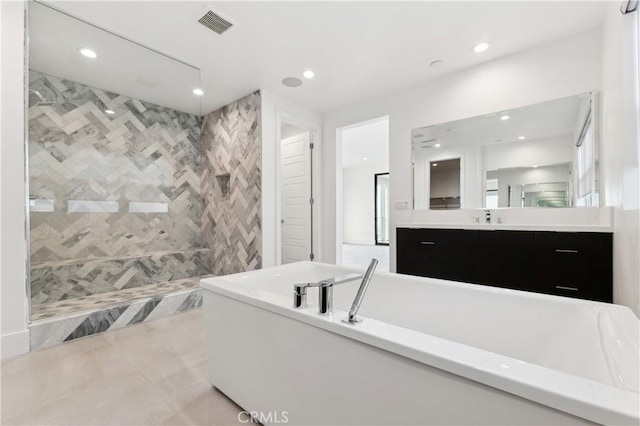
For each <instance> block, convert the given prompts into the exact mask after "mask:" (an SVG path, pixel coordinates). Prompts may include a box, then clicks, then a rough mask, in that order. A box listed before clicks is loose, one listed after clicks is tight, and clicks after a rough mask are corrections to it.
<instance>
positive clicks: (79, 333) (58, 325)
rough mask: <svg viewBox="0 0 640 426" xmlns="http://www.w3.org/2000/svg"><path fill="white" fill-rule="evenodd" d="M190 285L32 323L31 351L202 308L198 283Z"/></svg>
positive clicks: (194, 282)
mask: <svg viewBox="0 0 640 426" xmlns="http://www.w3.org/2000/svg"><path fill="white" fill-rule="evenodd" d="M174 284H175V283H174ZM190 284H191V286H190V287H189V286H187V287H186V288H184V289H182V290H178V291H173V292H170V293H165V294H154V295H153V296H150V297H142V298H138V299H134V300H128V301H126V302H122V303H118V304H111V305H109V306H94V307H93V308H92V309H89V310H84V311H81V312H72V313H68V314H60V315H57V316H53V317H49V318H42V319H39V320H37V321H33V322H32V323H31V324H30V325H29V329H30V333H29V334H30V349H31V351H35V350H38V349H44V348H47V347H50V346H55V345H58V344H61V343H64V342H69V341H71V340H75V339H78V338H81V337H86V336H91V335H94V334H98V333H102V332H104V331H112V330H117V329H120V328H123V327H127V326H130V325H134V324H138V323H142V322H148V321H153V320H157V319H160V318H164V317H167V316H171V315H174V314H177V313H180V312H185V311H188V310H191V309H195V308H199V307H200V306H202V291H201V290H200V288H199V287H198V286H197V281H196V280H194V281H192V282H191V283H190Z"/></svg>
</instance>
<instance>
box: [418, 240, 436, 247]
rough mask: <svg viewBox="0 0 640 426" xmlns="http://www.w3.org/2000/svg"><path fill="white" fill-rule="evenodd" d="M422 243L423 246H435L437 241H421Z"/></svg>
mask: <svg viewBox="0 0 640 426" xmlns="http://www.w3.org/2000/svg"><path fill="white" fill-rule="evenodd" d="M420 244H422V245H423V246H435V245H436V243H435V242H434V241H420Z"/></svg>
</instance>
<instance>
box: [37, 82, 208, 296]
mask: <svg viewBox="0 0 640 426" xmlns="http://www.w3.org/2000/svg"><path fill="white" fill-rule="evenodd" d="M29 87H30V89H33V90H35V91H38V92H39V93H40V94H41V95H42V96H43V97H44V98H45V99H47V100H50V101H53V104H52V105H43V104H42V103H41V102H40V101H41V99H39V98H38V97H37V96H36V95H34V94H32V93H30V97H29V144H28V148H29V176H30V179H29V188H30V191H29V192H30V196H31V197H32V198H37V199H38V200H35V201H34V203H36V202H43V203H44V204H45V205H49V206H52V209H51V208H50V209H48V210H52V211H46V210H47V209H44V210H45V211H43V210H41V211H34V210H37V209H34V208H32V211H31V214H30V222H31V237H30V247H31V263H32V267H33V268H34V274H33V278H35V282H33V281H32V286H33V288H34V289H35V290H36V291H34V292H33V296H34V297H37V298H38V301H54V300H61V299H66V298H70V297H74V296H77V295H79V294H82V295H86V294H94V293H99V292H102V291H109V290H111V291H112V290H113V285H116V284H117V283H116V282H117V281H118V279H117V277H118V276H120V277H125V278H127V277H128V278H131V279H128V280H126V281H127V284H125V285H126V286H127V287H130V286H134V285H135V284H136V283H140V285H142V284H144V283H147V282H158V281H160V280H165V279H166V278H167V277H168V276H169V275H170V274H169V275H168V271H167V268H166V267H163V266H162V265H159V264H158V262H159V260H155V259H156V258H157V259H165V260H166V259H167V257H166V256H165V257H164V258H162V257H157V256H156V255H155V253H159V252H163V253H164V252H171V253H173V254H172V255H170V258H171V260H172V262H173V270H174V271H177V272H178V278H183V277H184V275H185V274H188V273H196V274H198V275H202V274H208V273H210V272H209V271H208V270H202V268H201V267H200V265H201V264H202V262H199V261H196V262H194V257H193V255H191V254H186V253H194V250H197V249H200V248H202V245H201V238H200V231H201V223H202V214H203V208H202V200H203V198H202V195H201V193H200V190H201V188H200V186H201V185H200V177H201V174H202V166H201V160H202V146H201V142H200V124H201V121H200V119H199V118H198V117H196V116H195V115H191V114H187V113H183V112H179V111H175V110H172V109H169V108H164V107H161V106H158V105H153V104H150V103H146V102H142V101H139V100H136V99H131V98H128V97H125V96H121V95H118V94H116V93H110V92H105V91H102V90H99V89H96V88H92V87H88V86H85V85H82V84H79V83H76V82H72V81H69V80H64V79H60V78H57V77H53V76H50V75H45V74H42V73H39V72H37V71H30V72H29ZM107 109H108V110H112V111H114V112H115V114H113V115H109V114H106V113H105V110H107ZM74 200H79V201H80V202H81V203H80V204H82V202H87V201H93V202H98V203H94V205H93V208H94V209H95V207H96V206H98V207H99V206H100V205H107V204H108V206H109V209H110V210H109V212H99V211H98V212H97V211H95V210H92V209H90V208H81V209H80V210H79V211H78V212H70V211H69V210H70V209H71V207H72V206H73V205H77V204H78V202H76V201H74ZM105 202H108V203H105ZM130 202H142V203H156V204H154V206H156V207H157V206H161V207H163V208H166V212H155V213H133V212H130V210H129V209H130V208H131V207H130V205H129V203H130ZM74 203H75V204H74ZM101 203H102V204H101ZM147 205H148V204H144V206H147ZM181 252H183V253H185V254H184V255H182V254H180V253H181ZM196 253H199V252H196ZM140 255H148V256H149V257H148V259H144V258H140V259H141V260H140V262H138V263H136V262H129V261H127V260H126V259H127V258H128V257H134V256H140ZM154 256H155V257H154ZM123 259H124V260H123ZM71 260H73V261H74V262H71V264H70V268H72V269H73V270H70V271H68V272H69V273H66V272H65V271H64V265H65V264H67V263H68V261H71ZM94 260H95V261H98V260H105V262H106V263H105V264H104V265H102V264H100V262H97V263H96V262H94V263H93V264H92V263H89V262H90V261H94ZM44 262H46V263H44ZM56 262H60V263H59V264H56ZM82 262H87V265H88V266H90V265H94V266H93V267H92V269H93V271H91V273H90V274H88V275H86V274H85V275H84V276H85V277H87V276H88V277H92V279H84V280H80V281H78V280H77V279H76V278H77V276H76V270H77V269H78V268H77V266H78V263H82ZM181 263H185V265H181ZM129 264H131V265H129ZM134 264H135V265H134ZM205 264H206V265H207V266H208V265H209V262H206V263H205ZM95 265H98V266H95ZM105 265H106V266H105ZM88 266H87V268H88ZM115 266H118V267H116V268H115V270H114V269H113V267H115ZM129 266H131V268H134V269H135V270H136V273H139V274H146V275H147V276H146V277H143V279H137V280H136V279H135V277H134V276H133V275H134V273H133V272H130V271H129V270H127V268H128V267H129ZM181 266H184V268H181ZM44 267H48V268H49V270H45V268H44ZM87 268H84V269H83V272H82V271H81V272H82V274H84V273H85V272H87ZM131 271H133V269H131ZM107 276H111V278H113V279H112V280H111V281H113V282H108V283H105V282H103V281H104V280H105V279H106V278H107ZM38 278H42V280H40V281H38ZM98 278H103V279H102V280H101V279H98ZM62 281H66V282H65V283H62ZM58 282H61V283H62V284H61V285H60V286H57V283H58ZM54 284H56V285H54ZM117 285H119V284H117ZM54 287H55V288H54ZM65 289H66V290H65Z"/></svg>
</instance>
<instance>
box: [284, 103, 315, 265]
mask: <svg viewBox="0 0 640 426" xmlns="http://www.w3.org/2000/svg"><path fill="white" fill-rule="evenodd" d="M283 122H285V123H289V124H293V125H295V126H298V127H302V128H305V129H308V130H309V142H310V143H312V144H314V149H312V150H310V155H311V198H313V200H314V203H313V204H312V205H311V253H313V255H314V261H322V260H321V253H320V247H321V241H320V236H321V234H320V232H319V226H320V218H319V214H318V213H319V212H320V210H321V209H320V202H319V198H320V193H321V188H320V166H321V161H320V153H319V149H320V146H319V142H320V140H321V125H320V123H315V122H311V121H307V120H306V119H304V118H301V117H300V116H298V115H297V114H295V113H291V112H288V111H283V110H280V109H276V144H275V145H276V147H275V148H276V181H275V185H276V191H275V193H276V221H275V222H276V223H275V225H276V265H282V157H281V156H282V152H281V148H282V146H281V145H282V123H283Z"/></svg>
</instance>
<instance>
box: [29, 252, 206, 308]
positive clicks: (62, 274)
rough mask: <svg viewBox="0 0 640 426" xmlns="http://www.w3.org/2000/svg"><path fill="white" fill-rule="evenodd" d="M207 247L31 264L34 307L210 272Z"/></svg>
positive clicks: (198, 275) (32, 301)
mask: <svg viewBox="0 0 640 426" xmlns="http://www.w3.org/2000/svg"><path fill="white" fill-rule="evenodd" d="M209 252H210V249H196V250H188V251H180V252H156V253H154V254H152V255H138V256H129V257H122V258H103V259H88V260H86V259H82V260H72V261H67V262H46V263H40V264H35V265H33V266H32V267H31V303H32V305H33V306H38V305H41V304H48V303H53V302H57V301H61V300H69V299H73V298H76V297H84V296H90V295H95V294H101V293H109V292H113V291H118V290H124V289H130V288H137V287H142V286H148V285H151V284H158V283H163V282H168V281H174V280H180V279H184V278H191V277H200V276H203V275H208V274H209V270H210V268H209V256H210V255H209Z"/></svg>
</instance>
